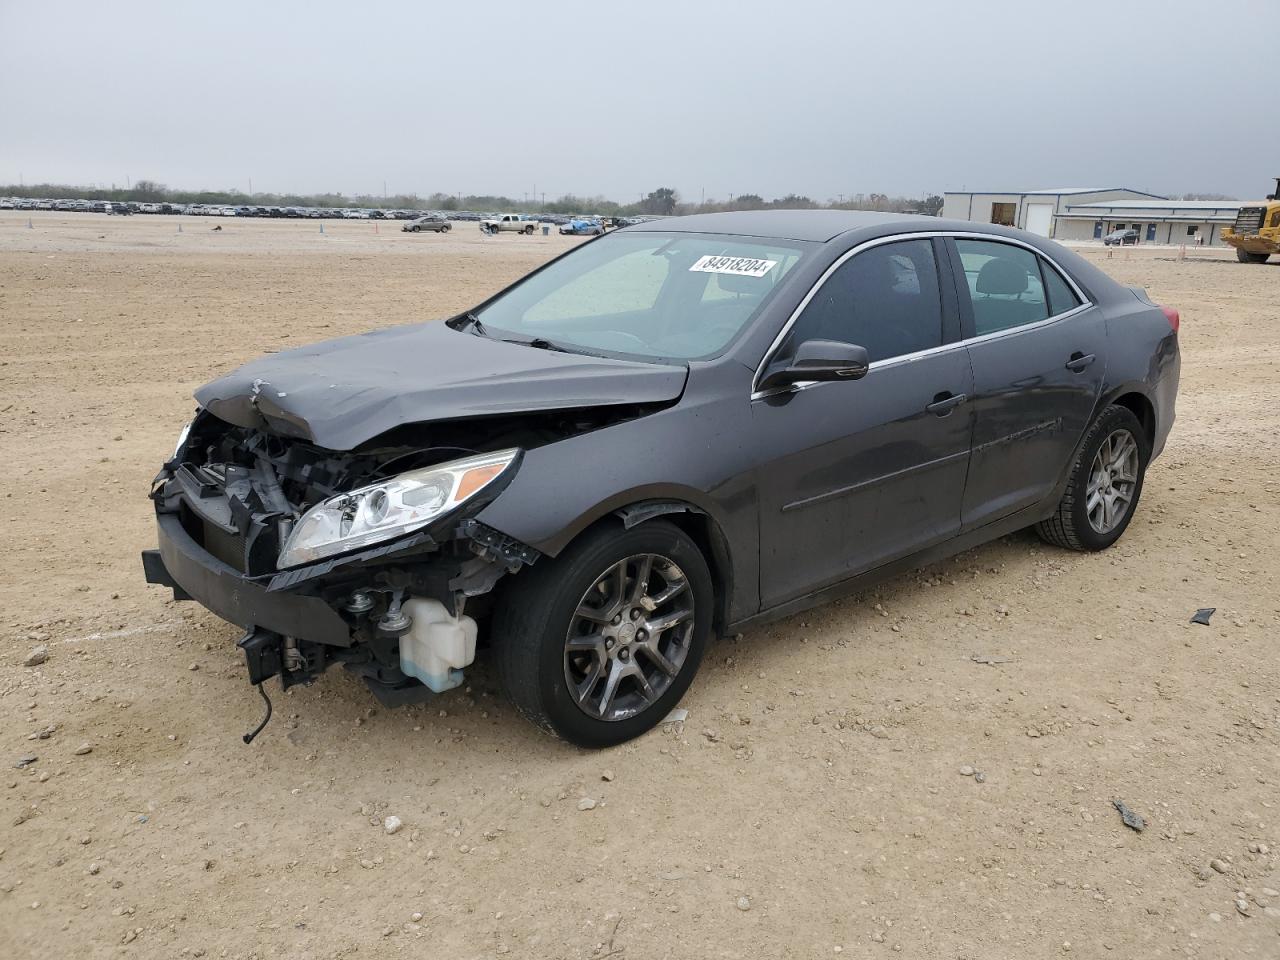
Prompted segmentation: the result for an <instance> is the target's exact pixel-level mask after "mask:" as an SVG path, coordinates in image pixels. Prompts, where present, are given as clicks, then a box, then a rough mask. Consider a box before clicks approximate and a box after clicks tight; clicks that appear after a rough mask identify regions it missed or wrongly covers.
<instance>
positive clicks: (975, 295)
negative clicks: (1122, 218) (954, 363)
mask: <svg viewBox="0 0 1280 960" xmlns="http://www.w3.org/2000/svg"><path fill="white" fill-rule="evenodd" d="M951 242H952V243H954V245H955V251H956V254H957V256H958V259H959V261H960V263H961V265H962V267H963V270H964V275H965V280H966V283H964V284H961V285H960V286H961V288H962V291H966V290H967V292H968V294H969V299H968V302H964V301H962V302H961V312H962V314H963V316H964V322H965V335H966V337H968V338H969V339H968V340H967V341H966V342H967V344H968V347H969V358H970V360H971V362H972V364H973V378H974V402H973V414H974V418H975V422H974V432H973V455H972V457H971V459H970V462H969V475H968V480H967V482H966V484H965V491H964V503H963V507H962V514H963V525H964V529H966V530H969V529H972V528H974V527H980V526H982V525H983V524H986V523H991V522H992V521H995V520H999V519H1000V518H1001V517H1005V516H1008V515H1010V514H1013V513H1016V512H1017V511H1018V510H1020V509H1022V508H1024V507H1029V506H1032V505H1034V504H1037V503H1040V502H1041V501H1043V500H1044V499H1045V498H1046V497H1048V496H1049V494H1050V493H1052V492H1053V490H1054V488H1055V487H1056V485H1057V482H1058V480H1059V478H1061V477H1062V476H1063V473H1064V471H1065V470H1066V468H1067V464H1068V462H1069V460H1070V459H1071V457H1072V456H1073V454H1074V452H1075V448H1076V444H1077V442H1078V441H1079V439H1080V437H1081V436H1082V435H1083V433H1084V430H1085V428H1086V427H1087V426H1088V424H1089V420H1090V417H1091V416H1092V415H1093V410H1094V407H1095V405H1096V403H1097V399H1098V394H1099V392H1100V391H1101V388H1102V381H1103V376H1104V374H1105V372H1106V366H1107V358H1106V330H1105V326H1104V322H1103V319H1102V316H1101V314H1100V313H1099V311H1098V310H1097V309H1095V308H1093V307H1092V306H1090V305H1087V304H1085V303H1083V302H1082V300H1081V297H1080V296H1079V295H1078V293H1077V292H1076V290H1075V289H1074V288H1073V287H1072V286H1071V285H1070V284H1069V283H1068V282H1067V280H1066V279H1065V278H1064V277H1063V276H1062V274H1061V273H1059V272H1058V271H1057V270H1056V269H1055V268H1054V267H1053V266H1052V265H1051V264H1050V263H1048V262H1047V261H1046V260H1044V259H1043V258H1042V257H1039V256H1037V255H1036V254H1035V253H1034V252H1033V251H1032V250H1030V249H1029V248H1027V247H1022V246H1016V245H1014V244H1011V243H1002V242H997V241H989V240H964V239H956V240H954V241H951Z"/></svg>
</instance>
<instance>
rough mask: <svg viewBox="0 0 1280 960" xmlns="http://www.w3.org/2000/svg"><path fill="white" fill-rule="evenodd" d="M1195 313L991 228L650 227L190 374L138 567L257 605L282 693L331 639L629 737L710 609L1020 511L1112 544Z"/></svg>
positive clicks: (819, 581) (221, 602)
mask: <svg viewBox="0 0 1280 960" xmlns="http://www.w3.org/2000/svg"><path fill="white" fill-rule="evenodd" d="M1178 325H1179V318H1178V314H1177V312H1176V311H1174V310H1171V309H1169V308H1165V307H1159V306H1156V305H1154V304H1152V303H1151V302H1150V301H1149V300H1148V299H1147V297H1146V295H1145V294H1144V293H1143V292H1142V291H1141V290H1138V289H1136V288H1129V287H1124V286H1120V285H1119V284H1117V283H1115V282H1114V281H1112V280H1111V279H1109V278H1108V277H1107V276H1105V275H1104V274H1103V273H1102V272H1101V271H1099V270H1098V269H1096V268H1095V267H1093V266H1091V265H1090V264H1089V263H1087V262H1086V261H1084V260H1083V259H1081V258H1080V257H1077V256H1076V255H1074V254H1072V253H1071V252H1070V251H1067V250H1065V249H1064V248H1062V247H1059V246H1058V245H1056V244H1054V243H1053V242H1052V241H1048V240H1045V239H1043V238H1040V237H1035V236H1031V235H1028V234H1025V233H1022V232H1021V231H1017V230H1010V229H1005V228H1001V227H995V226H985V225H979V224H972V223H960V222H950V221H945V220H939V219H935V218H925V217H910V216H902V215H896V214H872V213H850V212H841V211H803V212H788V211H768V212H750V213H728V214H711V215H700V216H693V217H685V218H676V219H666V220H659V221H653V222H649V223H645V224H639V225H636V226H632V227H628V228H626V229H623V230H620V231H617V232H615V233H611V234H608V235H606V236H603V237H601V238H599V239H597V240H593V241H590V242H588V243H585V244H583V245H581V246H579V247H577V248H575V249H573V250H572V251H570V252H568V253H566V254H565V255H563V256H561V257H559V258H557V259H555V260H552V261H551V262H549V263H548V264H546V265H545V266H543V267H541V268H540V269H538V270H536V271H534V272H533V273H531V274H529V275H528V276H527V277H524V278H523V279H521V280H519V281H518V282H516V283H515V284H513V285H512V286H510V287H508V288H507V289H505V290H503V291H501V292H500V293H498V294H497V295H495V296H494V297H492V298H491V299H489V300H488V301H486V302H485V303H483V304H480V305H479V306H477V307H476V308H474V309H473V310H471V311H469V312H467V313H465V314H463V315H460V316H458V317H455V318H453V319H451V320H448V321H445V322H431V323H423V324H418V325H414V326H409V327H402V328H397V329H390V330H382V331H379V332H375V333H370V334H366V335H363V336H354V337H347V338H343V339H339V340H334V341H330V342H326V343H320V344H316V345H314V346H310V347H305V348H302V349H298V350H291V351H287V352H284V353H280V354H275V355H272V356H269V357H264V358H263V359H260V360H257V361H254V362H252V363H250V364H248V365H246V366H244V367H243V368H241V369H240V370H238V371H236V372H234V373H231V374H229V375H227V376H224V377H222V378H221V379H218V380H215V381H213V382H212V383H210V384H208V385H207V386H204V387H202V388H201V389H200V390H198V391H197V393H196V399H197V401H198V404H199V406H198V409H197V411H196V415H195V417H194V419H193V420H192V421H191V423H190V425H189V426H188V428H187V429H186V430H185V431H184V432H183V434H182V436H181V437H180V438H179V441H178V445H177V449H176V450H175V451H174V453H173V456H172V457H170V458H169V460H168V461H167V462H166V463H165V464H164V466H163V468H162V470H161V472H160V474H159V476H158V477H157V478H156V481H155V483H154V486H153V490H152V499H153V501H154V503H155V510H156V520H157V524H158V530H159V547H158V549H156V550H148V551H145V552H144V554H143V565H144V569H145V572H146V575H147V579H148V580H149V581H150V582H152V583H157V584H162V585H165V586H167V587H169V588H171V589H172V590H173V593H174V596H175V597H177V598H179V599H195V600H197V601H199V602H200V603H202V604H203V605H204V606H206V607H207V608H209V609H210V610H212V611H213V612H214V613H216V614H217V615H219V616H220V617H222V618H224V619H226V620H228V621H230V622H232V623H234V624H238V625H240V626H242V627H243V628H244V629H245V634H244V637H243V638H242V639H241V640H240V641H239V645H240V647H241V648H242V649H243V651H244V654H245V657H246V660H247V665H248V678H249V680H250V681H251V682H252V683H254V684H256V685H258V687H259V690H263V687H262V684H263V683H264V681H266V680H268V679H270V678H273V677H279V678H280V682H281V684H282V685H283V686H284V687H289V686H291V685H294V684H298V683H308V682H311V681H313V680H315V679H317V678H318V677H319V676H320V675H321V674H322V673H324V671H325V670H327V669H328V668H330V667H332V666H335V665H339V664H340V665H342V666H343V667H344V668H346V669H348V670H350V671H352V672H354V673H356V674H357V675H359V676H360V677H362V678H363V679H364V681H365V682H367V684H368V686H369V688H370V689H371V690H372V691H373V693H374V694H376V695H377V697H378V698H379V699H380V700H381V701H382V702H383V703H386V704H389V705H395V704H399V703H409V702H415V701H419V700H422V699H425V698H427V697H430V696H431V695H432V694H435V693H440V692H442V691H445V690H448V689H450V688H452V687H456V686H457V685H458V684H460V683H462V682H463V676H464V673H465V671H466V670H467V668H468V667H469V666H470V665H471V664H472V663H473V662H474V661H475V659H476V657H477V656H479V657H482V658H487V659H488V660H489V661H490V664H491V668H492V669H493V671H494V673H495V674H496V676H497V678H498V679H499V681H500V683H501V685H502V686H503V688H504V689H505V692H506V694H507V695H508V696H509V697H510V698H511V700H512V701H513V702H514V703H515V705H516V706H517V707H518V708H519V710H520V711H521V712H522V713H523V714H524V715H525V716H526V717H528V718H529V719H530V720H532V721H533V722H534V723H536V724H538V725H539V726H541V727H543V728H544V729H546V730H548V731H551V732H553V733H555V734H558V735H559V736H561V737H563V738H565V739H567V740H569V741H572V742H574V743H577V744H581V745H587V746H605V745H609V744H614V743H619V742H621V741H624V740H627V739H629V738H631V737H634V736H636V735H638V734H640V733H642V732H643V731H645V730H647V729H648V728H650V727H652V726H653V725H654V724H655V723H658V722H660V721H661V720H662V719H663V717H665V716H666V715H667V713H668V712H669V710H670V709H671V708H672V707H673V706H675V704H676V703H677V702H678V701H679V699H680V697H681V696H682V695H683V694H684V692H685V690H686V689H687V688H688V686H689V684H690V682H691V681H692V679H693V675H694V673H695V672H696V670H697V669H698V665H699V662H700V660H701V659H702V657H703V654H704V651H705V649H706V646H707V643H708V641H709V638H710V637H711V636H712V635H713V634H732V633H737V632H740V631H742V630H744V629H746V628H747V627H749V626H752V625H754V624H758V623H761V622H764V621H766V620H769V619H772V618H777V617H781V616H785V615H787V614H790V613H794V612H797V611H800V610H803V609H805V608H807V607H810V606H813V605H815V604H817V603H821V602H823V601H825V600H827V599H830V598H833V597H836V596H839V595H841V594H844V593H847V592H849V591H852V590H856V589H859V588H862V587H865V586H867V585H869V584H871V583H873V582H874V581H876V580H878V579H881V578H884V577H886V576H890V575H893V574H895V573H898V572H900V571H903V570H905V569H908V568H910V567H913V566H917V565H919V564H922V563H926V562H930V561H933V560H936V559H938V558H941V557H944V556H946V555H949V554H952V553H955V552H958V551H960V550H963V549H966V548H968V547H971V546H974V545H976V544H979V543H981V542H984V541H987V540H990V539H992V538H994V537H998V536H1001V535H1003V534H1006V533H1009V532H1011V531H1015V530H1018V529H1020V528H1023V527H1028V526H1034V527H1035V529H1036V530H1037V531H1038V532H1039V533H1040V535H1041V536H1042V537H1044V538H1045V539H1046V540H1048V541H1050V542H1051V543H1054V544H1057V545H1059V546H1062V547H1066V548H1072V549H1078V550H1100V549H1103V548H1105V547H1107V546H1109V545H1110V544H1111V543H1113V542H1114V541H1115V540H1116V539H1117V538H1118V537H1119V536H1120V535H1121V534H1122V533H1123V532H1124V530H1125V528H1126V526H1127V525H1128V523H1129V521H1130V519H1131V518H1132V516H1133V513H1134V510H1135V508H1136V506H1137V504H1138V499H1139V496H1140V494H1141V491H1142V482H1143V476H1144V473H1145V471H1146V468H1147V465H1148V464H1149V463H1150V461H1151V459H1152V458H1153V457H1155V456H1156V455H1157V454H1159V452H1160V451H1161V449H1162V448H1163V446H1164V443H1165V438H1166V437H1167V435H1168V433H1169V429H1170V427H1171V425H1172V423H1173V417H1174V400H1175V395H1176V392H1177V386H1178V376H1179V351H1178ZM263 696H264V697H266V693H265V691H264V692H263ZM268 708H269V701H268ZM269 715H270V713H269V709H268V717H269ZM263 722H264V723H265V721H263ZM259 729H260V728H259ZM255 732H256V731H255ZM251 736H252V734H250V735H246V739H249V738H251Z"/></svg>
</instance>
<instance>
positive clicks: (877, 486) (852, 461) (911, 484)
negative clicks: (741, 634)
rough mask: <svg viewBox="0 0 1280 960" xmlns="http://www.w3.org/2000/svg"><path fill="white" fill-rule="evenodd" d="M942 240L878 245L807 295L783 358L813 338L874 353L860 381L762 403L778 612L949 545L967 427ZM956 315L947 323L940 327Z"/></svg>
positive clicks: (758, 424) (965, 364) (765, 577)
mask: <svg viewBox="0 0 1280 960" xmlns="http://www.w3.org/2000/svg"><path fill="white" fill-rule="evenodd" d="M936 251H945V248H944V247H942V245H941V242H940V241H930V240H925V239H920V240H904V241H896V242H893V243H886V244H880V245H877V246H872V247H869V248H867V249H865V250H863V251H862V252H860V253H857V254H855V255H854V256H853V257H852V258H850V259H849V260H847V261H845V262H844V263H843V264H842V265H841V266H840V267H838V268H837V269H836V270H835V271H834V272H833V273H832V274H831V275H830V276H829V277H828V278H827V280H826V281H825V282H824V283H823V284H822V285H821V286H820V287H819V288H818V289H817V290H816V292H815V293H814V294H813V295H811V297H810V299H809V302H808V303H807V305H806V306H805V307H804V310H803V312H802V313H801V315H800V316H799V318H798V319H797V320H796V323H795V325H794V326H793V328H792V330H791V332H790V333H789V335H788V337H787V339H786V340H785V341H784V343H783V344H782V346H781V347H780V349H779V350H778V352H777V354H776V356H775V357H774V358H773V359H772V360H770V364H771V365H772V363H775V362H785V358H787V357H789V356H791V355H792V354H793V353H794V352H795V349H796V347H798V346H799V344H800V343H803V342H804V341H806V340H840V341H844V342H847V343H856V344H858V345H860V346H863V347H865V348H866V349H867V352H868V356H869V357H870V359H871V367H870V370H869V372H868V373H867V375H866V376H865V377H864V378H863V379H861V380H857V381H849V382H843V381H841V382H833V383H818V384H812V385H809V386H806V387H800V388H796V389H791V390H785V391H780V392H775V393H773V394H770V395H766V396H757V397H755V398H754V399H753V401H752V421H753V425H754V428H755V436H756V440H757V442H758V443H759V444H760V446H761V449H767V450H774V451H778V455H777V456H776V458H775V459H773V460H772V461H771V462H769V463H767V464H765V465H763V466H762V467H761V468H760V476H759V484H758V489H759V492H760V503H759V509H760V554H761V556H760V571H761V572H760V592H761V599H762V601H763V605H764V606H765V607H771V606H774V605H776V604H779V603H783V602H785V601H787V600H790V599H793V598H796V597H799V596H803V595H804V594H807V593H810V592H812V591H814V590H818V589H821V588H822V587H824V586H828V585H831V584H834V583H837V582H839V581H841V580H844V579H847V578H849V577H851V576H853V575H855V574H858V573H861V572H863V571H866V570H870V569H872V568H874V567H877V566H879V565H881V564H883V563H887V562H889V561H891V560H893V559H896V558H898V557H901V556H905V555H906V554H909V553H913V552H915V551H916V550H919V549H922V548H923V547H926V546H928V545H930V544H932V543H936V542H938V541H940V540H944V539H946V538H948V537H951V536H954V535H955V533H956V532H957V530H958V529H959V526H960V504H961V494H962V492H963V489H964V478H965V471H966V468H967V464H968V459H969V440H970V433H971V429H972V421H971V416H972V412H971V409H972V408H971V405H970V404H968V403H967V402H966V401H967V398H968V396H969V394H970V393H971V391H972V374H971V371H970V368H969V359H968V355H967V353H966V351H965V349H964V347H963V346H962V345H960V344H959V343H958V342H956V341H958V337H959V324H958V322H956V321H957V320H958V317H957V316H956V306H955V298H954V290H953V288H952V289H948V287H949V286H950V280H949V278H947V285H946V286H944V285H942V284H941V283H940V279H942V278H940V276H939V269H938V265H937V263H938V260H937V254H936ZM948 314H949V315H950V316H949V318H948V322H946V323H944V316H947V315H948Z"/></svg>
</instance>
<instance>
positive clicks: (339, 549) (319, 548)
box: [277, 449, 520, 569]
mask: <svg viewBox="0 0 1280 960" xmlns="http://www.w3.org/2000/svg"><path fill="white" fill-rule="evenodd" d="M519 453H520V451H519V450H516V449H512V450H500V451H498V452H497V453H485V454H481V455H480V456H476V457H467V458H466V459H465V460H452V461H450V462H449V463H441V464H438V465H436V466H434V467H426V468H424V469H422V470H411V471H409V472H408V473H402V474H400V475H399V476H397V477H392V478H390V479H388V480H384V481H383V482H381V483H375V484H371V485H369V486H367V487H361V488H360V489H358V490H352V491H351V492H350V493H341V494H338V495H337V496H335V497H330V498H329V499H328V500H325V501H323V502H322V503H318V504H316V505H315V506H314V507H312V508H311V509H310V510H308V511H307V512H306V513H304V514H303V515H302V519H300V520H299V521H298V522H297V524H295V525H294V528H293V532H292V533H291V534H289V539H288V541H287V542H286V543H285V545H284V549H283V550H281V551H280V559H279V561H278V564H277V565H278V566H279V567H280V568H281V569H285V568H287V567H296V566H299V565H301V564H304V563H314V562H315V561H316V560H322V559H324V558H325V557H332V556H334V555H335V554H339V553H347V552H349V551H351V550H359V549H360V548H361V547H367V546H369V545H370V544H374V543H381V542H382V541H384V540H391V539H393V538H395V537H399V536H402V535H404V534H406V533H412V532H413V531H415V530H420V529H422V528H423V527H425V526H426V525H427V524H429V523H431V522H432V521H433V520H437V519H439V518H440V517H442V516H444V515H445V514H447V513H449V512H450V511H452V510H453V509H454V508H456V507H459V506H461V505H462V504H464V503H466V502H467V501H468V500H470V499H471V498H472V497H474V496H476V494H478V493H480V491H482V490H483V489H485V487H487V486H489V485H490V484H491V483H493V482H494V481H495V480H497V479H498V478H499V477H501V476H502V475H503V473H505V472H506V471H507V469H508V468H510V466H511V465H512V463H514V462H515V459H516V457H517V456H518V455H519Z"/></svg>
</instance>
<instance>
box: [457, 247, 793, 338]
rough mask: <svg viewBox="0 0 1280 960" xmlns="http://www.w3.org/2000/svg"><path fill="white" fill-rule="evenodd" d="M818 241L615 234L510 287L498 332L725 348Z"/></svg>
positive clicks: (494, 330) (502, 299)
mask: <svg viewBox="0 0 1280 960" xmlns="http://www.w3.org/2000/svg"><path fill="white" fill-rule="evenodd" d="M812 246H813V245H812V244H807V243H804V242H800V241H790V240H762V239H758V238H749V237H736V236H726V235H722V234H698V233H627V232H625V231H624V232H619V233H614V234H608V235H606V236H604V237H601V238H600V239H599V240H596V241H593V242H591V243H588V244H585V245H584V246H583V247H582V249H580V250H577V251H575V252H574V253H571V254H570V255H569V256H567V257H564V258H563V259H561V260H558V261H556V262H555V263H553V264H551V265H550V266H548V267H547V268H546V269H545V270H543V271H542V272H540V273H538V274H535V275H534V276H532V277H530V278H529V279H527V280H525V281H524V282H522V283H520V284H519V285H518V286H516V287H515V288H513V289H512V290H510V291H508V292H507V293H504V294H502V295H501V296H499V297H498V299H496V300H494V301H493V302H492V303H490V304H489V305H488V306H486V307H485V308H484V309H482V310H479V311H477V316H478V317H479V318H480V320H481V321H482V323H483V325H484V329H485V331H486V333H488V335H490V336H498V337H503V336H505V335H506V334H512V335H514V336H515V337H516V338H528V339H542V340H548V341H551V342H552V343H553V344H556V345H559V346H563V347H566V348H568V349H578V350H582V351H584V352H600V353H607V354H622V355H626V356H634V357H641V358H658V359H676V360H693V359H698V358H704V357H711V356H715V355H716V354H718V353H720V352H722V351H723V350H724V348H725V347H726V346H728V344H729V343H730V341H732V340H733V338H734V337H735V336H736V335H737V334H738V332H739V331H740V330H742V329H743V328H744V327H745V326H746V325H747V324H748V323H749V322H750V321H751V320H752V318H753V317H755V315H756V314H757V313H758V312H759V311H760V309H761V308H762V307H763V306H764V304H765V303H767V302H768V301H769V299H770V297H771V295H772V294H773V292H774V291H775V290H776V289H777V288H778V286H779V285H780V284H781V282H782V279H783V277H785V276H786V275H787V274H788V273H790V272H791V270H792V269H794V268H795V265H796V264H797V263H799V261H800V259H801V258H802V257H803V256H804V255H805V251H806V250H807V249H809V248H811V247H812Z"/></svg>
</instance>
